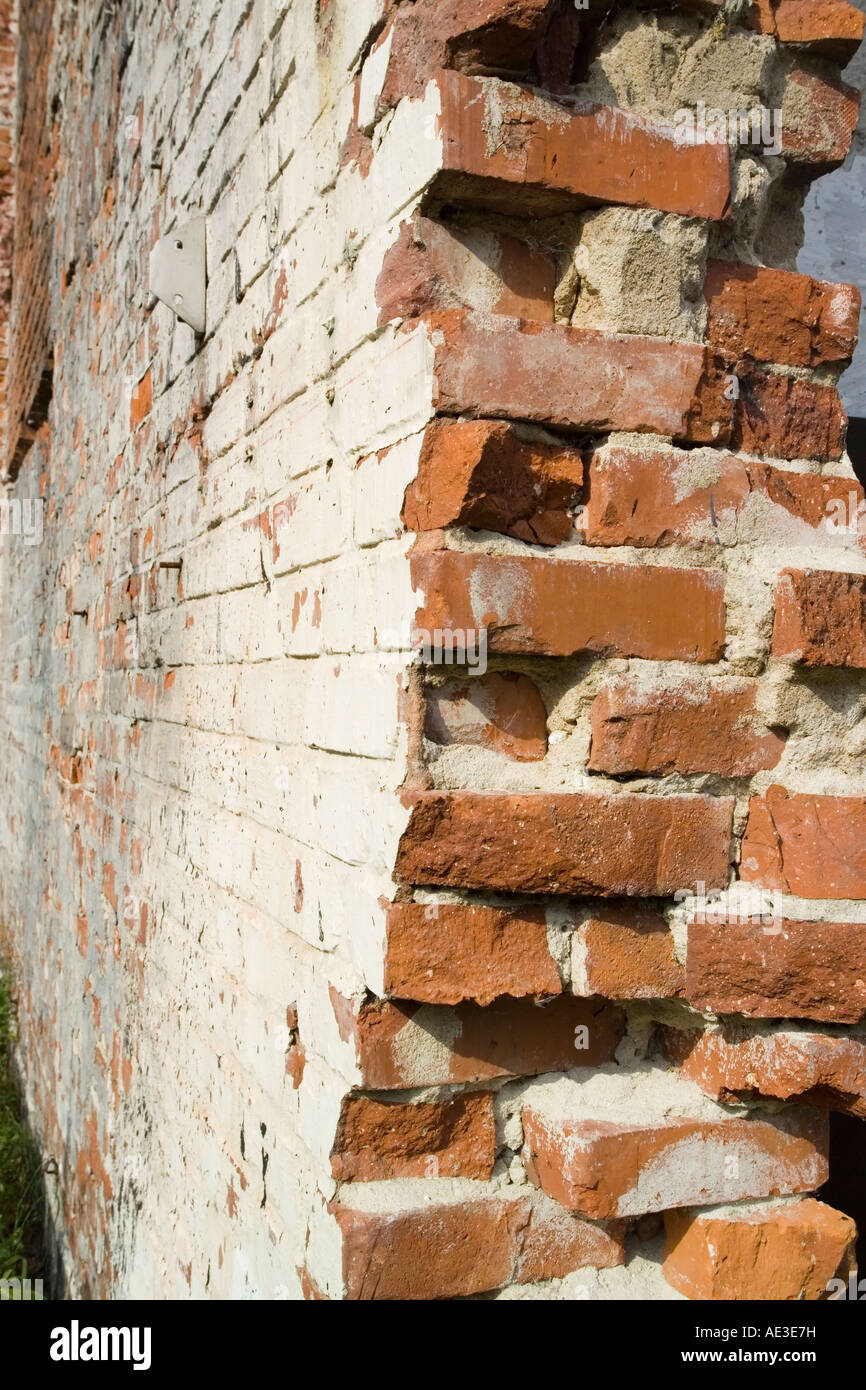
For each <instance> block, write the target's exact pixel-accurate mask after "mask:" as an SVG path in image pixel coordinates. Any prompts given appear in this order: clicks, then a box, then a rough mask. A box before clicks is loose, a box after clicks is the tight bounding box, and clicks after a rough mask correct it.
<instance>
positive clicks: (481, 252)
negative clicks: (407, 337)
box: [376, 217, 556, 323]
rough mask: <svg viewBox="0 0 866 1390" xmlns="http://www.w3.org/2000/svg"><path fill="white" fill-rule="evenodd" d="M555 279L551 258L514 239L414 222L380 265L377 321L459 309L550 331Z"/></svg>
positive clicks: (424, 219) (403, 230)
mask: <svg viewBox="0 0 866 1390" xmlns="http://www.w3.org/2000/svg"><path fill="white" fill-rule="evenodd" d="M555 274H556V267H555V263H554V261H553V258H552V257H551V256H546V255H544V254H543V252H541V251H536V250H534V249H533V248H532V247H531V246H528V245H527V244H526V243H525V242H523V241H519V240H518V239H517V238H516V237H513V236H503V235H502V234H501V233H497V232H492V231H476V232H474V233H473V232H472V231H464V230H463V229H461V228H460V227H459V226H455V227H453V228H449V227H444V226H442V225H441V224H440V223H438V222H433V221H431V220H430V218H428V217H419V218H416V220H415V222H414V223H408V222H407V223H404V224H403V226H402V227H401V228H400V234H399V237H398V239H397V241H396V242H395V244H394V245H393V246H392V247H391V249H390V251H389V252H388V254H387V255H386V257H385V261H384V263H383V266H382V273H381V275H380V276H379V279H378V281H377V282H376V299H377V301H378V303H379V305H380V320H381V322H382V323H388V322H389V321H390V320H391V319H396V318H416V317H417V316H418V315H419V314H423V313H426V312H430V311H432V310H435V309H451V308H457V307H460V306H465V307H467V308H470V309H478V310H481V311H482V312H485V313H491V314H509V315H511V317H512V318H518V319H532V320H537V321H538V322H541V323H552V322H553V287H554V279H555Z"/></svg>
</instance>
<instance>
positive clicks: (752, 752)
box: [589, 679, 785, 777]
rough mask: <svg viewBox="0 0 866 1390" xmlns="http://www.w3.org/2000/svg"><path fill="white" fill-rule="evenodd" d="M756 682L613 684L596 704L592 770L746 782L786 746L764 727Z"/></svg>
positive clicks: (777, 759)
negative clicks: (715, 775) (693, 775)
mask: <svg viewBox="0 0 866 1390" xmlns="http://www.w3.org/2000/svg"><path fill="white" fill-rule="evenodd" d="M756 699H757V687H756V685H755V684H754V683H752V682H750V681H732V682H725V683H721V682H713V681H706V680H705V681H699V680H695V679H688V680H683V681H681V682H680V683H679V684H678V685H676V686H674V687H673V688H671V687H670V686H669V685H663V686H662V685H659V686H649V687H644V686H642V685H640V684H638V683H637V682H635V681H632V682H619V683H618V684H616V685H611V686H608V687H607V688H606V689H605V690H603V691H602V692H601V694H599V695H597V696H596V697H595V700H594V701H593V704H592V711H591V719H592V750H591V754H590V760H589V766H590V767H591V768H593V769H594V770H595V771H597V772H609V773H618V774H623V773H639V772H646V773H652V774H656V775H659V774H662V773H666V772H685V773H690V772H717V773H720V774H721V775H722V776H724V777H744V776H749V775H750V774H752V773H754V772H759V771H760V770H761V769H762V768H771V767H775V766H776V764H777V763H778V761H779V759H780V757H781V756H782V752H783V750H784V747H785V743H784V740H783V739H781V738H780V737H779V736H778V735H777V734H774V733H771V732H769V730H767V729H766V728H762V726H761V721H760V719H759V717H758V716H757V714H756V710H755V702H756Z"/></svg>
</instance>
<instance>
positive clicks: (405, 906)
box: [385, 903, 562, 1004]
mask: <svg viewBox="0 0 866 1390" xmlns="http://www.w3.org/2000/svg"><path fill="white" fill-rule="evenodd" d="M385 991H386V993H387V994H389V995H391V996H392V997H394V998H396V999H416V1000H420V1001H421V1002H422V1003H425V1004H459V1003H460V1002H461V1001H462V1000H464V999H472V1000H474V1001H475V1003H476V1004H491V1003H492V1002H493V1000H494V999H498V998H500V997H501V996H502V995H513V996H516V997H517V998H522V997H523V996H525V995H537V996H541V997H542V998H544V997H548V996H550V995H553V994H559V993H561V991H562V983H561V981H560V977H559V972H558V970H557V968H556V964H555V962H554V960H553V957H552V956H551V954H550V948H549V946H548V944H547V927H546V924H545V914H544V909H543V908H537V907H525V908H518V909H514V910H507V909H504V908H495V907H464V906H463V905H462V904H459V903H393V904H392V906H391V907H390V908H389V910H388V947H387V953H386V958H385Z"/></svg>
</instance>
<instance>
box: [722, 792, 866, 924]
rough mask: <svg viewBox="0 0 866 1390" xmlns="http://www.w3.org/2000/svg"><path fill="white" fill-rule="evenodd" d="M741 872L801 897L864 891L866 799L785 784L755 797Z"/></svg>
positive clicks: (751, 879) (855, 894) (857, 895)
mask: <svg viewBox="0 0 866 1390" xmlns="http://www.w3.org/2000/svg"><path fill="white" fill-rule="evenodd" d="M740 877H741V878H742V879H744V880H745V882H747V883H756V884H760V886H761V887H762V888H776V889H779V890H780V891H781V892H783V893H794V894H797V895H799V896H800V897H803V898H864V897H866V800H864V798H863V797H859V796H809V795H807V794H799V795H798V794H794V793H789V792H787V791H786V790H785V788H784V787H770V788H769V790H768V791H767V793H766V794H765V795H764V796H756V797H753V798H752V800H751V802H750V804H749V820H748V824H747V826H746V834H745V838H744V840H743V846H742V856H741V860H740Z"/></svg>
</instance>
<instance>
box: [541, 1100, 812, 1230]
mask: <svg viewBox="0 0 866 1390" xmlns="http://www.w3.org/2000/svg"><path fill="white" fill-rule="evenodd" d="M575 1084H576V1083H575ZM523 1129H524V1135H525V1148H524V1160H525V1161H526V1162H527V1164H528V1171H529V1172H530V1174H531V1176H532V1177H533V1180H534V1181H535V1182H537V1183H538V1185H539V1186H540V1187H541V1188H542V1189H543V1190H544V1191H545V1192H547V1194H548V1195H549V1196H551V1197H553V1198H554V1200H555V1201H557V1202H561V1203H562V1204H563V1206H564V1207H566V1208H567V1209H568V1210H569V1211H577V1212H580V1213H581V1215H584V1216H589V1217H591V1218H593V1219H595V1220H598V1219H605V1218H607V1217H614V1216H627V1217H632V1216H640V1215H642V1214H643V1213H644V1212H652V1211H667V1210H669V1209H670V1208H671V1207H684V1206H709V1205H710V1204H712V1203H716V1202H738V1201H743V1200H745V1199H747V1198H754V1197H768V1196H775V1195H776V1194H778V1193H787V1192H803V1191H809V1190H811V1189H812V1188H815V1187H819V1186H820V1185H821V1183H822V1182H825V1181H826V1179H827V1176H828V1164H827V1124H826V1117H825V1116H823V1115H822V1114H821V1113H820V1112H819V1111H817V1110H816V1111H808V1110H803V1111H797V1110H787V1111H786V1112H785V1113H784V1114H781V1115H772V1116H770V1115H768V1116H766V1117H764V1116H763V1115H752V1116H749V1117H748V1118H739V1117H734V1116H731V1117H725V1118H723V1119H719V1120H710V1119H700V1118H694V1117H690V1116H675V1115H669V1114H666V1115H665V1116H664V1117H663V1118H659V1119H658V1120H657V1121H643V1122H640V1121H622V1122H617V1121H615V1120H611V1119H609V1118H605V1117H604V1115H603V1114H602V1115H600V1116H599V1117H598V1118H595V1117H592V1116H589V1115H586V1116H580V1117H576V1118H571V1119H569V1118H563V1117H562V1116H561V1115H560V1114H559V1113H556V1114H553V1115H549V1114H545V1113H544V1111H543V1110H539V1109H537V1108H534V1105H533V1101H532V1100H531V1099H530V1101H529V1103H528V1104H527V1105H526V1106H524V1110H523ZM726 1158H727V1159H729V1160H732V1161H731V1162H728V1163H726V1161H725V1160H726Z"/></svg>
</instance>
